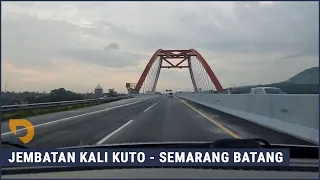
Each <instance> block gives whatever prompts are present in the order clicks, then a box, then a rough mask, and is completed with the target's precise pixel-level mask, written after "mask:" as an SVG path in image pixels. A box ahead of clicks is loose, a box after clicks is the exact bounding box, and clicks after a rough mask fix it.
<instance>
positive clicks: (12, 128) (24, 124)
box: [9, 119, 34, 144]
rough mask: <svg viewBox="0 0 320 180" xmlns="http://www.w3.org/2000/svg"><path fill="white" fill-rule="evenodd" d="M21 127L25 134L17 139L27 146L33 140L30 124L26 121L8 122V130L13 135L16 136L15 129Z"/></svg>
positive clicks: (14, 120)
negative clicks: (23, 128)
mask: <svg viewBox="0 0 320 180" xmlns="http://www.w3.org/2000/svg"><path fill="white" fill-rule="evenodd" d="M19 126H22V127H25V130H26V131H27V134H26V135H25V136H23V137H19V139H20V140H21V141H22V142H23V143H24V144H27V143H28V142H30V141H31V140H32V139H33V136H34V127H33V125H32V123H31V122H30V121H28V120H26V119H10V120H9V129H10V131H12V132H13V133H14V134H15V135H17V127H19Z"/></svg>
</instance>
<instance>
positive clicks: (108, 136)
mask: <svg viewBox="0 0 320 180" xmlns="http://www.w3.org/2000/svg"><path fill="white" fill-rule="evenodd" d="M132 122H133V120H130V121H128V122H127V123H125V124H124V125H122V126H121V127H119V128H118V129H116V130H115V131H113V132H112V133H110V134H109V135H107V136H106V137H104V138H103V139H101V140H100V141H99V142H97V145H99V144H102V143H104V142H105V141H106V140H108V139H109V138H111V137H112V136H113V135H115V134H116V133H117V132H119V131H121V129H123V128H124V127H126V126H127V125H129V124H130V123H132Z"/></svg>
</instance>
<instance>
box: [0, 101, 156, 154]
mask: <svg viewBox="0 0 320 180" xmlns="http://www.w3.org/2000/svg"><path fill="white" fill-rule="evenodd" d="M158 100H159V97H158V96H155V97H154V98H141V99H140V98H139V99H137V100H135V101H133V102H137V103H133V102H129V103H130V104H131V105H127V106H122V105H124V104H128V103H119V102H118V103H114V104H109V105H108V106H107V107H108V108H109V109H110V108H111V109H110V110H105V109H108V108H105V106H106V104H105V105H104V108H102V109H101V107H100V108H99V107H95V108H91V110H92V109H94V110H95V111H93V112H96V113H89V114H86V115H83V113H81V114H78V115H76V116H74V115H73V116H69V117H65V116H68V114H69V112H60V113H58V114H56V113H54V114H56V115H55V116H56V117H61V116H62V114H63V117H64V118H65V119H67V118H70V117H74V118H71V119H67V120H66V121H58V122H57V123H51V124H50V122H54V121H57V120H60V119H51V121H48V120H47V119H43V121H45V122H46V123H47V122H49V124H45V125H43V126H37V127H35V136H34V138H33V139H32V141H31V142H30V143H28V144H27V146H28V147H40V148H50V147H52V148H55V147H66V146H78V145H92V144H96V143H97V142H98V141H100V140H101V139H102V138H104V137H105V136H106V135H108V134H110V133H111V132H113V131H114V130H115V129H117V128H119V127H120V126H121V125H123V124H124V123H126V122H128V121H130V120H131V118H134V117H135V116H136V115H137V114H139V113H141V112H143V111H144V110H145V109H146V108H148V107H149V106H151V105H152V104H154V103H155V102H157V101H158ZM119 106H120V107H119ZM112 107H118V108H112ZM97 109H100V111H98V110H97ZM80 111H88V109H87V108H84V110H80ZM77 113H79V112H77ZM82 115H83V116H82ZM47 116H49V117H51V116H52V115H51V116H50V115H47ZM42 117H43V116H42ZM35 119H37V120H39V119H38V117H34V118H33V119H32V120H35ZM37 122H38V121H37ZM40 125H41V124H40ZM3 134H4V133H2V136H1V138H2V140H6V141H13V142H15V143H19V144H21V143H20V141H19V139H18V138H17V136H15V135H14V134H13V133H7V134H5V135H3ZM25 134H26V131H25V130H23V131H19V134H18V135H19V136H24V135H25Z"/></svg>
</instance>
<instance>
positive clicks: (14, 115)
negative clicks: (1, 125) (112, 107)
mask: <svg viewBox="0 0 320 180" xmlns="http://www.w3.org/2000/svg"><path fill="white" fill-rule="evenodd" d="M112 101H117V100H108V101H99V102H89V103H85V104H74V105H69V106H58V107H49V108H39V109H29V110H20V111H15V112H2V113H1V118H2V121H7V120H9V119H21V118H26V117H30V116H35V115H42V114H48V113H55V112H61V111H68V110H73V109H79V108H85V107H90V106H95V105H99V104H104V103H108V102H112Z"/></svg>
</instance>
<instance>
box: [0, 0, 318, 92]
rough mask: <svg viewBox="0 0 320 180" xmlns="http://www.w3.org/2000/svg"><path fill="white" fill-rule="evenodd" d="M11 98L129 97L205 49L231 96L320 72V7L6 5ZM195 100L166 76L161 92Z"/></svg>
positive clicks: (186, 85)
mask: <svg viewBox="0 0 320 180" xmlns="http://www.w3.org/2000/svg"><path fill="white" fill-rule="evenodd" d="M1 3H2V9H1V10H2V11H1V17H2V19H1V27H2V31H1V45H2V49H1V52H2V53H1V55H2V57H1V60H2V90H3V89H4V87H5V82H6V81H8V87H7V90H9V91H13V90H14V91H26V90H28V91H50V90H51V89H55V88H59V87H64V88H66V89H68V90H72V91H76V92H91V91H93V89H94V88H95V86H96V85H97V84H101V86H102V87H103V88H104V89H108V88H115V89H116V90H117V91H120V92H125V83H126V82H133V83H136V82H137V81H138V78H139V76H140V74H141V73H142V71H143V69H144V67H145V65H146V64H147V62H148V60H149V58H150V57H151V56H152V54H153V53H154V52H155V51H156V50H157V49H159V48H161V49H189V48H194V49H197V50H198V51H199V52H200V53H201V54H202V55H203V56H204V58H205V59H206V60H207V62H208V63H209V65H210V66H211V68H212V70H213V71H214V72H215V74H216V76H217V77H218V79H219V81H220V82H221V84H222V86H223V87H229V86H230V85H231V84H233V85H236V86H240V85H249V84H257V83H258V84H264V83H272V82H278V81H283V80H287V79H288V78H290V77H291V76H293V75H295V74H297V73H298V72H300V71H302V70H304V69H306V68H310V67H314V66H318V65H319V60H318V59H319V55H318V54H319V52H318V49H319V34H318V32H319V8H318V7H319V6H318V2H264V3H259V2H1ZM167 88H171V89H175V90H186V89H191V88H192V84H191V81H190V77H189V74H188V72H187V71H186V70H176V69H170V70H163V71H162V73H161V74H160V79H159V83H158V90H163V89H167Z"/></svg>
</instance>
